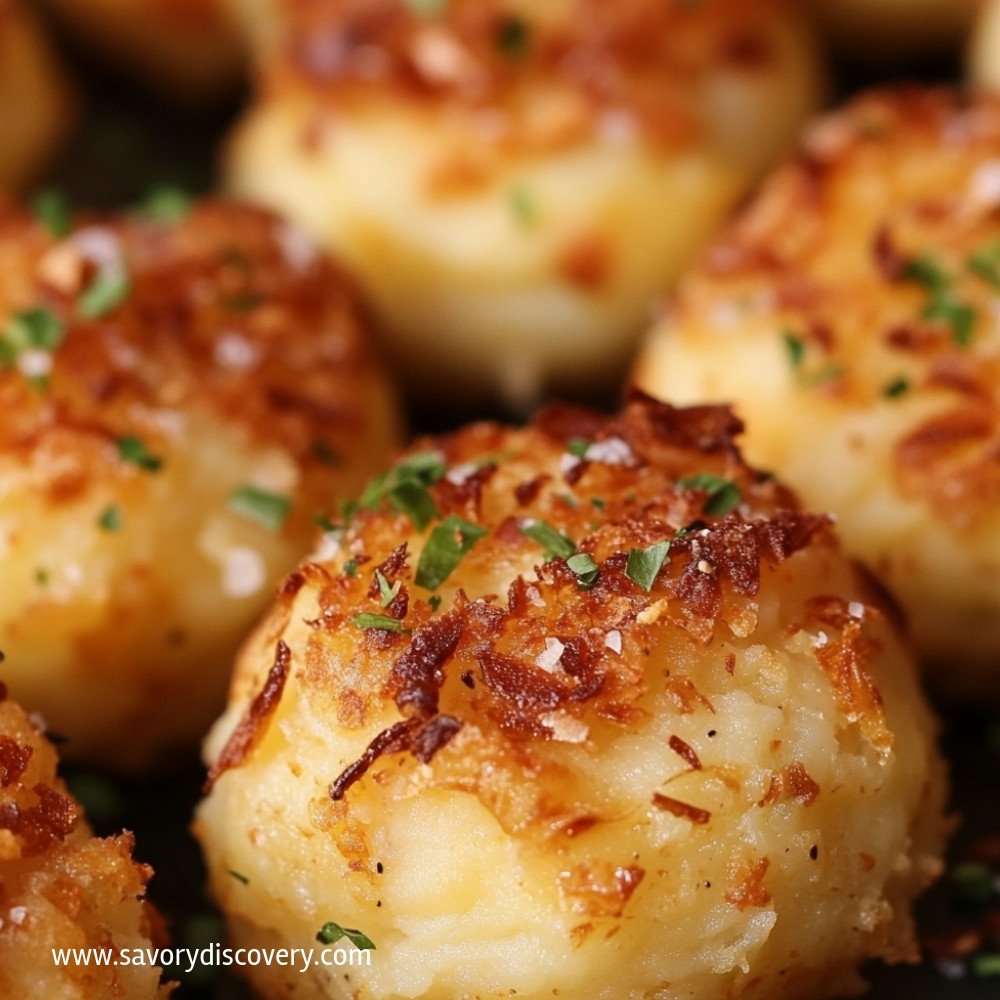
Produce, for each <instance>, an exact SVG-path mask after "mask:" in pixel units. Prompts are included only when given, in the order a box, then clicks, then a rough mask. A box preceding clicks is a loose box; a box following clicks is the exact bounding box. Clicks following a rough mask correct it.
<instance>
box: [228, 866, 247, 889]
mask: <svg viewBox="0 0 1000 1000" xmlns="http://www.w3.org/2000/svg"><path fill="white" fill-rule="evenodd" d="M226 874H227V875H231V876H232V877H233V878H234V879H236V881H237V882H242V883H243V884H244V885H249V884H250V879H248V878H247V877H246V875H244V874H243V873H242V872H238V871H235V870H234V869H232V868H227V869H226Z"/></svg>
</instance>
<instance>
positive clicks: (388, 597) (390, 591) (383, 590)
mask: <svg viewBox="0 0 1000 1000" xmlns="http://www.w3.org/2000/svg"><path fill="white" fill-rule="evenodd" d="M375 580H376V582H377V583H378V602H379V604H380V605H381V606H382V607H383V608H387V607H389V605H390V604H392V601H393V598H394V597H395V596H396V595H397V594H398V593H399V588H400V587H401V586H402V584H401V583H400V581H399V580H397V581H396V582H395V583H389V581H388V580H387V579H386V578H385V574H384V573H383V572H382V570H380V569H377V570H375Z"/></svg>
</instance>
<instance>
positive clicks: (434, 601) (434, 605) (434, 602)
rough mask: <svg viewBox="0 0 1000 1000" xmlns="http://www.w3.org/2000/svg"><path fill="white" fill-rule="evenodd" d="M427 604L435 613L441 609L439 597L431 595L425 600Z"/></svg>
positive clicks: (438, 595)
mask: <svg viewBox="0 0 1000 1000" xmlns="http://www.w3.org/2000/svg"><path fill="white" fill-rule="evenodd" d="M427 603H428V604H429V605H430V609H431V611H437V609H438V608H439V607H441V595H440V594H431V596H430V597H428V598H427Z"/></svg>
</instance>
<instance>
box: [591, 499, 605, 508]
mask: <svg viewBox="0 0 1000 1000" xmlns="http://www.w3.org/2000/svg"><path fill="white" fill-rule="evenodd" d="M607 505H608V504H607V501H606V500H605V499H604V497H591V498H590V506H591V507H594V508H595V509H597V510H604V508H605V507H606V506H607Z"/></svg>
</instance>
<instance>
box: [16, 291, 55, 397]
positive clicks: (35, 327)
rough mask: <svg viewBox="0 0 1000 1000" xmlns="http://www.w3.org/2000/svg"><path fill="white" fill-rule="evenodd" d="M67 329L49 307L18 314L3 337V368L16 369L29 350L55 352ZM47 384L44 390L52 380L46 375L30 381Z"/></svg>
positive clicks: (31, 377) (35, 377)
mask: <svg viewBox="0 0 1000 1000" xmlns="http://www.w3.org/2000/svg"><path fill="white" fill-rule="evenodd" d="M65 334H66V328H65V326H64V324H63V321H62V320H61V319H60V318H59V316H58V315H56V313H54V312H53V311H52V310H51V309H48V308H46V307H45V306H37V307H36V308H34V309H24V310H22V311H21V312H17V313H15V314H14V315H13V316H12V317H11V319H10V321H9V322H8V324H7V327H6V329H5V330H4V332H3V334H2V335H0V365H2V366H3V367H4V368H13V367H15V366H16V365H17V364H18V362H19V360H20V358H21V355H22V354H24V352H25V351H31V350H34V351H44V352H47V353H51V352H53V351H54V350H55V349H56V348H57V347H58V346H59V345H60V344H61V343H62V341H63V337H64V336H65ZM40 379H41V380H42V381H43V382H44V386H43V388H46V389H47V388H48V379H47V377H46V376H44V375H33V376H30V379H29V380H30V381H32V382H37V381H39V380H40Z"/></svg>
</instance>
